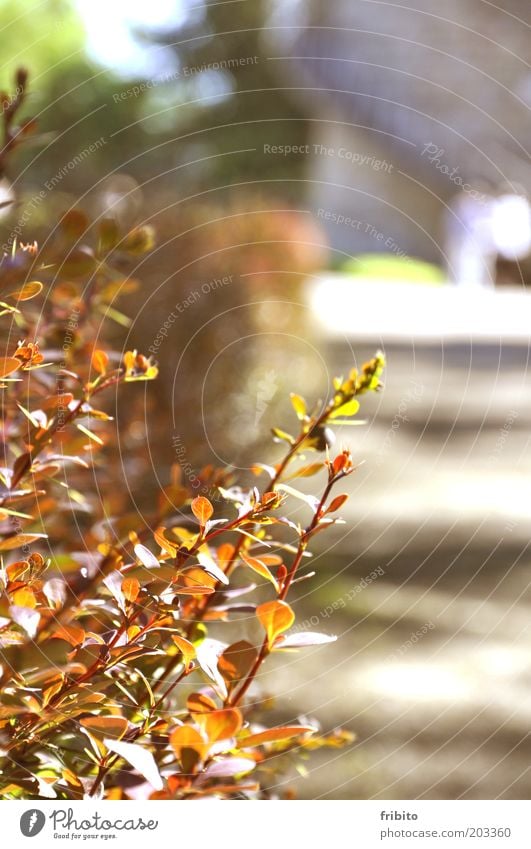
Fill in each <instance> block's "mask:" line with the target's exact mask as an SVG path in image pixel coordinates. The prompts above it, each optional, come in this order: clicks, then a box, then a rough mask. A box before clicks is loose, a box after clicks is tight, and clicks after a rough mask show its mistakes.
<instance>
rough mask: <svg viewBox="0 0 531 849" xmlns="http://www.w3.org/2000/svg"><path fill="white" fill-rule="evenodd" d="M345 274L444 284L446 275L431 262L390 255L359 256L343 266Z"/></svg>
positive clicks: (342, 269) (390, 280)
mask: <svg viewBox="0 0 531 849" xmlns="http://www.w3.org/2000/svg"><path fill="white" fill-rule="evenodd" d="M341 271H343V272H344V273H345V274H352V275H353V276H354V277H369V278H371V277H372V278H375V279H380V280H388V281H389V282H392V281H393V280H405V281H407V282H408V283H426V284H432V285H433V284H435V285H437V284H442V283H444V282H445V281H446V275H445V273H444V271H443V270H442V268H440V267H439V266H438V265H434V264H433V263H431V262H425V261H424V260H421V259H414V258H412V257H400V256H392V255H389V254H359V255H358V256H355V257H353V258H352V259H349V260H347V261H346V262H345V263H343V264H342V266H341Z"/></svg>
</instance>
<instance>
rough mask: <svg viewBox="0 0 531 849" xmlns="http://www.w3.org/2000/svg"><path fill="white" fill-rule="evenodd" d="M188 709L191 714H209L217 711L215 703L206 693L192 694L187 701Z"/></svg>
mask: <svg viewBox="0 0 531 849" xmlns="http://www.w3.org/2000/svg"><path fill="white" fill-rule="evenodd" d="M186 707H187V708H188V710H189V711H190V713H208V712H209V711H211V710H217V705H216V703H215V701H214V700H213V699H211V698H210V696H207V695H205V693H191V694H190V695H189V696H188V698H187V700H186Z"/></svg>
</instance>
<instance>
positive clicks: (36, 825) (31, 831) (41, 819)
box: [20, 808, 46, 837]
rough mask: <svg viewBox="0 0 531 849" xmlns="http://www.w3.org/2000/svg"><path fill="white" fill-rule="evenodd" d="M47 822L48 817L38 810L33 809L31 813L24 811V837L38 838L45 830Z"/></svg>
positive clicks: (21, 819) (21, 822) (22, 822)
mask: <svg viewBox="0 0 531 849" xmlns="http://www.w3.org/2000/svg"><path fill="white" fill-rule="evenodd" d="M45 822H46V817H45V815H44V814H43V812H42V811H38V810H37V808H31V810H29V811H24V813H23V814H22V816H21V817H20V830H21V832H22V834H23V835H24V837H36V836H37V834H39V833H40V832H41V831H42V830H43V828H44V824H45Z"/></svg>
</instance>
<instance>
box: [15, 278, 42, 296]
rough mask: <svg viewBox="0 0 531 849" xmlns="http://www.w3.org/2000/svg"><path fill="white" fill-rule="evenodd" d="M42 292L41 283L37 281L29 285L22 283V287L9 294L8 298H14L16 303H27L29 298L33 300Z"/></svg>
mask: <svg viewBox="0 0 531 849" xmlns="http://www.w3.org/2000/svg"><path fill="white" fill-rule="evenodd" d="M41 292H42V283H39V282H38V281H37V280H34V281H32V282H31V283H24V285H23V286H22V287H21V288H20V289H17V291H16V292H11V293H10V295H9V297H10V298H16V299H17V301H29V300H31V298H35V297H36V296H37V295H39V294H40V293H41Z"/></svg>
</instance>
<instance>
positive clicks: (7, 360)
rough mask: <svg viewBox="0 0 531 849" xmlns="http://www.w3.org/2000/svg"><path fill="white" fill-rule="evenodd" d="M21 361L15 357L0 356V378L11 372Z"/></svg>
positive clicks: (18, 366) (17, 367) (19, 365)
mask: <svg viewBox="0 0 531 849" xmlns="http://www.w3.org/2000/svg"><path fill="white" fill-rule="evenodd" d="M21 365H22V363H21V362H20V360H18V359H17V358H16V357H0V378H2V377H7V375H8V374H13V372H14V371H16V370H17V369H19V368H20V367H21Z"/></svg>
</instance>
